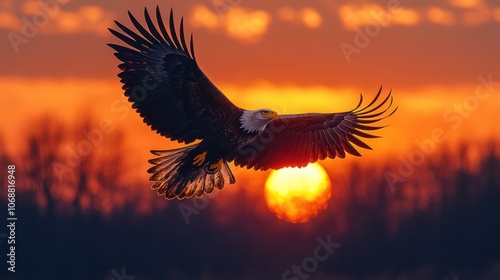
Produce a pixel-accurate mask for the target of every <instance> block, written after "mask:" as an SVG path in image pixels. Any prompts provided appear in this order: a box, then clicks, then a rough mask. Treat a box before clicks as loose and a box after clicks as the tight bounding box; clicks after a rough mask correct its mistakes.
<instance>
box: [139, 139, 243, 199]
mask: <svg viewBox="0 0 500 280" xmlns="http://www.w3.org/2000/svg"><path fill="white" fill-rule="evenodd" d="M196 146H197V145H191V146H188V147H184V148H179V149H174V150H154V151H151V153H152V154H154V155H156V156H158V157H157V158H154V159H150V160H149V163H151V164H153V165H154V166H153V167H151V168H150V169H148V173H150V174H151V177H150V180H151V181H153V185H152V186H151V189H153V190H155V191H156V193H157V194H158V195H159V196H165V197H166V198H167V199H173V198H177V199H183V198H189V197H192V196H193V195H194V196H196V197H198V198H199V197H201V196H203V194H205V193H206V194H211V193H213V191H214V189H215V188H217V189H222V188H224V186H225V184H234V183H235V181H236V180H235V178H234V176H233V173H232V172H231V169H230V168H229V166H228V164H227V162H225V161H224V162H223V164H222V167H221V169H220V171H219V172H217V173H214V174H210V173H207V172H205V171H204V170H205V166H206V165H208V163H205V164H203V165H202V166H194V165H192V158H191V157H189V153H190V152H191V151H192V150H193V149H195V148H196Z"/></svg>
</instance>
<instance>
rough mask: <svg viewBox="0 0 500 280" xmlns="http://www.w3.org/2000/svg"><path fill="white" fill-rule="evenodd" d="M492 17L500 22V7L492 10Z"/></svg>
mask: <svg viewBox="0 0 500 280" xmlns="http://www.w3.org/2000/svg"><path fill="white" fill-rule="evenodd" d="M493 17H494V18H495V20H496V21H497V22H500V8H496V9H495V10H493Z"/></svg>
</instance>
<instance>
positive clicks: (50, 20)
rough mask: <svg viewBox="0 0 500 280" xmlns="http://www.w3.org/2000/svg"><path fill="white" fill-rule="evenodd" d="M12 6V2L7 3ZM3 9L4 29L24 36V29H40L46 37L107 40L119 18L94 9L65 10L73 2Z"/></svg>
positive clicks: (25, 3)
mask: <svg viewBox="0 0 500 280" xmlns="http://www.w3.org/2000/svg"><path fill="white" fill-rule="evenodd" d="M7 2H8V1H7ZM7 2H6V3H5V4H3V5H1V6H0V29H6V30H9V31H11V32H15V33H22V32H23V28H24V29H26V28H28V29H36V30H37V33H38V31H39V32H40V33H42V34H68V33H69V34H78V33H92V34H96V35H99V36H107V35H108V32H107V29H106V28H107V27H109V26H111V25H112V23H113V22H112V19H113V18H115V15H114V14H113V13H111V12H108V11H105V10H104V9H103V8H101V7H98V6H94V5H83V6H80V7H78V8H77V9H76V10H69V9H67V7H66V6H65V5H66V4H67V2H69V1H62V0H61V1H45V2H44V1H35V0H28V1H22V2H18V3H12V2H8V3H7Z"/></svg>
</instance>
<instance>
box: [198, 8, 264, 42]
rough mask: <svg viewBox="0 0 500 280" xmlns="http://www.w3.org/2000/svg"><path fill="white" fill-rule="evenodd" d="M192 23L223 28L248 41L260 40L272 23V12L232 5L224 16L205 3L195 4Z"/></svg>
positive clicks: (230, 33)
mask: <svg viewBox="0 0 500 280" xmlns="http://www.w3.org/2000/svg"><path fill="white" fill-rule="evenodd" d="M190 18H191V24H192V25H193V26H194V27H197V28H205V29H210V30H223V31H224V32H225V33H226V34H227V35H228V36H230V37H232V38H235V39H237V40H239V41H242V42H246V43H256V42H259V41H260V40H261V38H262V36H263V35H264V34H265V33H266V32H267V30H268V27H269V25H270V23H271V19H272V17H271V14H270V13H269V12H267V11H264V10H251V9H248V8H242V7H232V8H230V9H228V10H227V11H226V13H225V14H224V15H223V16H218V15H217V14H216V13H215V12H214V11H212V10H210V9H209V8H208V7H206V6H204V5H195V6H194V7H193V9H192V12H191V16H190Z"/></svg>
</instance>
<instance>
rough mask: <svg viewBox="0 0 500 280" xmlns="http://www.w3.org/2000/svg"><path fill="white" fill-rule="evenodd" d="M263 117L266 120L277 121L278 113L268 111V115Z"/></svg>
mask: <svg viewBox="0 0 500 280" xmlns="http://www.w3.org/2000/svg"><path fill="white" fill-rule="evenodd" d="M264 117H265V118H268V119H273V120H277V119H278V113H276V112H275V111H269V113H267V114H265V115H264Z"/></svg>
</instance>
